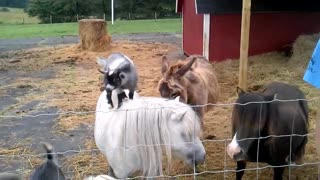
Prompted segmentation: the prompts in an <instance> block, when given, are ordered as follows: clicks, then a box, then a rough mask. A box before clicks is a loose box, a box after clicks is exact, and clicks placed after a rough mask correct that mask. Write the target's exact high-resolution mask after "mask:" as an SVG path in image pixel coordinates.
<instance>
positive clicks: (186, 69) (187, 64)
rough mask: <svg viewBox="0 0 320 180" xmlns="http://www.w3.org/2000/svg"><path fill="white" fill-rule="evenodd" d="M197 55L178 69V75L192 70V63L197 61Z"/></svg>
mask: <svg viewBox="0 0 320 180" xmlns="http://www.w3.org/2000/svg"><path fill="white" fill-rule="evenodd" d="M196 59H197V58H196V57H193V58H192V59H191V60H190V61H189V62H187V63H186V64H185V65H183V66H182V67H181V68H180V69H179V70H178V71H177V75H178V76H183V75H184V74H185V73H186V72H187V71H189V70H190V68H191V66H192V64H193V63H194V62H195V61H196Z"/></svg>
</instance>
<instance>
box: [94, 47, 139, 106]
mask: <svg viewBox="0 0 320 180" xmlns="http://www.w3.org/2000/svg"><path fill="white" fill-rule="evenodd" d="M97 63H98V65H100V66H101V67H102V68H103V70H100V69H99V72H100V73H102V74H104V84H105V90H106V91H107V99H108V103H109V105H110V106H111V108H113V105H114V104H113V101H112V98H111V96H112V92H113V91H116V93H117V96H118V108H119V107H120V106H121V105H122V100H123V99H124V98H126V97H127V96H126V94H125V93H124V91H123V90H124V89H128V90H129V99H131V100H132V99H133V94H134V91H135V90H136V89H137V85H138V73H137V70H136V67H135V65H134V63H133V61H132V60H131V59H130V58H129V57H128V56H126V55H124V54H122V53H113V54H111V55H110V56H109V57H108V58H106V59H105V58H98V59H97Z"/></svg>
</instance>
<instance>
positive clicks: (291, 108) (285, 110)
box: [263, 82, 308, 160]
mask: <svg viewBox="0 0 320 180" xmlns="http://www.w3.org/2000/svg"><path fill="white" fill-rule="evenodd" d="M263 93H264V94H265V95H266V96H272V97H275V98H276V99H279V100H293V99H305V96H304V94H303V93H302V91H301V90H299V89H298V88H297V87H295V86H292V85H289V84H285V83H279V82H274V83H271V84H269V85H268V86H267V87H266V89H265V90H264V92H263ZM268 116H269V126H268V127H269V129H268V131H269V135H289V134H299V135H305V134H307V133H308V106H307V102H306V101H292V102H272V103H270V104H269V113H268ZM269 143H271V144H274V145H275V146H274V147H278V150H277V155H276V154H274V155H272V157H273V158H275V159H276V158H277V156H281V154H282V155H286V154H288V153H289V151H290V137H285V138H278V137H273V138H270V141H269ZM291 143H292V154H293V157H292V158H293V159H299V158H300V157H301V155H302V154H303V152H304V146H305V144H306V143H307V136H305V137H300V136H293V137H292V142H291ZM271 151H272V150H271ZM293 159H292V160H293Z"/></svg>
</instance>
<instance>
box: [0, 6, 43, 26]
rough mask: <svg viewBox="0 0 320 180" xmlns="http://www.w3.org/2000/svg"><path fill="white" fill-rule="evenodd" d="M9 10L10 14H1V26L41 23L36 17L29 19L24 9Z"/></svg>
mask: <svg viewBox="0 0 320 180" xmlns="http://www.w3.org/2000/svg"><path fill="white" fill-rule="evenodd" d="M0 8H1V7H0ZM8 9H9V11H8V12H0V24H23V23H24V24H36V23H39V22H40V21H39V19H38V18H36V17H29V15H28V14H27V13H25V12H23V9H19V8H8Z"/></svg>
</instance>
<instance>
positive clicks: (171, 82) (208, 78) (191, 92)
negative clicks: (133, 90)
mask: <svg viewBox="0 0 320 180" xmlns="http://www.w3.org/2000/svg"><path fill="white" fill-rule="evenodd" d="M161 74H162V79H160V81H159V84H158V90H159V92H160V95H161V97H164V98H170V99H173V98H175V97H177V96H180V100H181V101H182V102H184V103H187V104H190V105H194V106H196V105H199V106H197V107H194V108H193V109H194V110H195V111H196V112H197V113H198V115H199V116H200V118H201V121H203V120H202V119H203V116H204V113H205V112H207V111H208V110H210V109H213V106H211V105H208V106H206V104H208V103H212V104H215V103H217V101H218V98H219V93H220V86H219V83H218V80H217V77H216V74H215V71H214V69H213V66H212V65H211V64H210V63H209V61H208V60H207V59H206V58H205V57H203V56H200V55H193V56H190V57H188V58H187V59H185V60H184V61H178V62H176V63H173V64H171V65H170V64H169V61H168V59H167V57H166V56H163V58H162V68H161ZM202 123H203V122H202Z"/></svg>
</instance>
